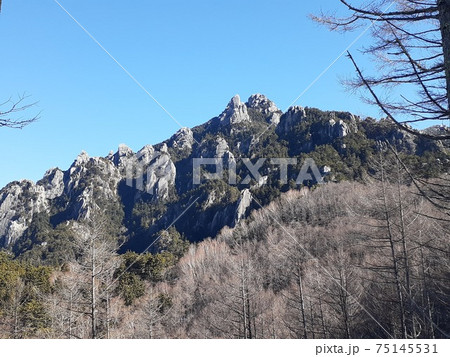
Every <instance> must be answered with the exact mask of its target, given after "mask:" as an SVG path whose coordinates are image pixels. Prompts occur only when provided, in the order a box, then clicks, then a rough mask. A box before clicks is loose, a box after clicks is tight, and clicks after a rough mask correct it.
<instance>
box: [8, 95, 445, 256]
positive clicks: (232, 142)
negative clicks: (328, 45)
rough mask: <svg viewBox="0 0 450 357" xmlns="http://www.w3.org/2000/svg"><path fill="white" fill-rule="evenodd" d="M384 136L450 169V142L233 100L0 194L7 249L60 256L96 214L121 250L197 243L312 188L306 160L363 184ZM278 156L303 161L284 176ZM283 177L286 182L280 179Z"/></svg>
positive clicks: (413, 159) (420, 163)
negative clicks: (146, 139) (193, 121)
mask: <svg viewBox="0 0 450 357" xmlns="http://www.w3.org/2000/svg"><path fill="white" fill-rule="evenodd" d="M386 138H387V140H388V141H389V142H390V143H391V144H392V145H393V146H394V147H395V148H396V149H397V150H398V151H399V152H400V153H401V154H402V155H403V156H404V157H405V158H406V159H407V161H408V163H410V164H411V165H412V167H413V169H414V170H416V172H419V173H420V174H423V175H434V174H438V173H439V172H442V171H444V170H447V168H448V159H447V146H446V144H445V143H439V142H438V143H433V142H430V141H427V140H423V139H418V138H416V137H413V136H411V135H410V134H407V133H404V132H402V131H400V130H398V128H397V127H396V126H395V125H394V124H393V123H392V122H390V121H389V120H380V121H376V120H374V119H371V118H365V119H361V118H359V117H357V116H355V115H353V114H351V113H348V112H335V111H328V112H324V111H321V110H319V109H314V108H303V107H299V106H295V107H291V108H289V110H288V111H287V112H285V113H283V112H282V111H281V110H280V109H278V108H277V106H276V105H275V104H274V102H272V101H271V100H269V99H268V98H266V97H265V96H264V95H261V94H255V95H252V96H251V97H250V98H249V99H248V100H247V102H245V103H244V102H242V101H241V99H240V97H239V96H238V95H236V96H234V97H233V98H232V99H231V100H230V102H229V103H228V105H227V106H226V108H225V110H224V111H223V112H222V113H221V114H220V115H219V116H217V117H215V118H212V119H211V120H209V121H208V122H206V123H205V124H203V125H200V126H197V127H195V128H192V129H189V128H182V129H180V130H179V131H178V132H177V133H175V134H174V135H173V136H172V137H171V138H169V139H168V140H166V141H164V142H162V143H159V144H156V145H153V146H152V145H147V146H145V147H143V148H142V149H141V150H139V151H138V152H136V153H135V152H133V150H131V149H130V148H129V147H127V146H126V145H120V146H119V148H118V150H117V152H115V153H113V152H111V153H110V154H109V155H107V156H106V157H90V156H89V155H88V154H87V153H86V152H84V151H83V152H81V153H80V155H78V157H77V158H76V159H75V161H74V162H73V164H72V165H71V167H70V168H69V169H67V170H66V171H63V170H61V169H59V168H53V169H50V170H48V171H47V172H46V174H45V175H44V177H43V178H42V179H41V180H40V181H38V182H36V183H34V182H31V181H28V180H23V181H20V182H11V183H10V184H8V185H7V186H6V187H4V188H3V189H2V190H1V191H0V247H2V248H6V249H9V250H12V251H14V252H15V253H16V254H23V253H25V252H27V251H33V252H35V253H34V254H37V255H38V256H40V257H48V256H51V255H52V254H56V253H55V252H58V251H60V250H61V249H62V248H61V246H64V245H63V244H62V243H61V242H62V240H64V239H66V240H70V232H69V230H68V229H66V228H67V227H70V224H71V222H73V221H78V220H81V219H83V218H87V217H89V215H90V213H91V211H92V209H93V208H94V207H98V208H100V209H101V210H102V212H104V213H105V215H106V216H107V217H108V219H109V220H110V225H109V227H110V230H111V232H110V233H111V234H112V235H114V236H117V237H118V239H119V237H121V238H120V239H123V240H125V242H126V243H125V245H124V246H123V248H122V249H123V250H128V249H131V250H136V251H142V250H144V249H146V248H147V247H148V246H149V245H150V244H151V243H152V242H153V241H154V240H155V238H156V237H157V236H158V232H160V231H161V230H163V229H165V228H167V227H169V226H174V227H175V228H176V230H177V231H178V232H180V233H182V234H183V236H184V237H185V238H186V239H188V240H189V241H199V240H202V239H204V238H205V237H208V236H215V235H216V234H217V233H218V232H219V231H220V230H221V229H222V228H223V227H225V226H234V225H235V224H236V223H237V222H239V221H240V220H242V219H243V218H245V217H246V216H247V215H248V214H249V212H250V211H251V210H253V209H256V208H257V205H255V202H254V200H253V199H252V198H255V201H256V200H257V201H258V202H261V204H267V203H269V202H270V201H272V200H273V199H274V198H276V197H277V196H279V195H280V193H281V192H285V191H287V190H288V189H292V188H299V189H300V188H301V187H302V186H303V185H315V184H316V183H317V177H315V176H314V175H312V176H311V175H310V177H311V178H312V179H310V180H307V181H305V182H301V183H299V182H296V178H297V177H298V173H299V172H301V170H302V164H303V163H304V162H305V160H306V159H307V158H310V159H313V160H314V162H315V164H316V165H317V167H318V169H319V171H320V174H321V176H323V177H324V180H325V181H341V180H361V179H363V178H364V177H365V176H366V175H367V174H368V172H370V165H371V158H372V157H373V156H374V154H376V153H377V152H378V151H380V150H383V140H385V139H386ZM208 158H209V159H214V160H217V161H213V162H218V161H219V159H220V162H222V163H223V168H224V170H223V171H224V172H223V176H222V177H221V178H223V179H222V180H205V178H206V177H207V175H208V174H209V175H213V174H214V173H215V172H216V170H217V166H215V165H207V164H205V165H202V166H201V167H200V168H199V169H200V171H199V173H200V176H201V177H200V178H201V181H200V183H199V184H195V183H194V177H193V176H194V166H195V159H208ZM264 158H266V160H264ZM271 158H290V159H295V160H296V161H297V162H296V163H293V162H292V164H290V165H289V167H288V168H283V166H282V165H274V164H273V161H271V160H270V159H271ZM258 159H262V161H263V162H262V163H261V165H259V166H258V170H257V173H258V175H254V173H255V172H253V171H251V170H249V167H253V168H255V167H256V166H255V165H256V164H255V163H256V162H258ZM249 160H250V161H249ZM252 165H253V166H252ZM233 168H235V174H234V173H233V172H232V171H233V170H231V169H233ZM283 170H285V171H286V172H285V175H286V177H287V180H286V181H283V180H282V179H280V177H282V174H283V172H284V171H283ZM281 171H283V172H281ZM154 249H157V248H156V247H155V248H154Z"/></svg>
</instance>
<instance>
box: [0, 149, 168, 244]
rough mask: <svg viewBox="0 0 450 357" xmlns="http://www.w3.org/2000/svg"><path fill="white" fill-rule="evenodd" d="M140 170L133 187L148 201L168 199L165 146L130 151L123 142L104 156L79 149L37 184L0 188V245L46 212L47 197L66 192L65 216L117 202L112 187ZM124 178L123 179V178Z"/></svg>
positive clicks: (84, 214)
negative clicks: (68, 164) (72, 158)
mask: <svg viewBox="0 0 450 357" xmlns="http://www.w3.org/2000/svg"><path fill="white" fill-rule="evenodd" d="M136 174H140V177H141V180H142V184H141V187H139V189H141V190H142V191H144V192H148V193H151V194H152V195H153V200H155V201H163V200H166V199H168V197H169V191H170V187H171V186H173V185H174V184H175V176H176V168H175V165H174V163H173V162H172V160H171V159H170V155H169V154H168V153H167V146H166V147H162V148H161V150H160V151H156V150H155V149H154V148H153V147H152V146H151V145H147V146H145V147H143V148H142V149H141V150H140V151H139V152H138V153H137V154H136V155H135V154H134V153H133V151H132V150H131V149H130V148H129V147H127V146H126V145H120V146H119V149H118V151H117V152H116V153H115V154H113V155H111V154H110V155H108V156H107V157H106V158H99V157H92V158H91V157H89V155H88V154H87V153H86V152H84V151H82V152H81V153H80V155H78V157H77V158H76V159H75V161H74V162H73V164H72V165H71V167H70V168H69V169H68V170H67V171H65V172H63V171H61V170H59V169H58V168H55V169H51V170H49V171H47V172H46V173H45V175H44V177H43V178H42V179H41V180H40V181H39V182H38V183H37V184H35V183H33V182H31V181H27V180H23V181H21V182H14V183H11V184H9V185H8V186H6V187H5V188H4V189H2V190H1V191H0V246H4V247H7V246H10V245H12V244H14V243H15V241H16V240H17V239H19V238H20V237H21V236H22V235H23V233H24V232H25V230H26V229H27V228H28V226H29V224H30V223H31V221H32V219H33V216H34V215H35V214H36V213H41V212H46V213H50V210H51V207H52V205H53V200H54V199H57V198H59V197H61V196H62V195H65V197H67V198H66V199H67V202H66V207H65V212H66V213H65V216H66V217H67V218H68V219H75V220H78V219H81V218H84V217H88V216H89V214H90V210H91V209H92V207H93V205H94V204H95V203H96V202H116V203H117V204H119V205H120V197H119V195H118V192H117V189H118V185H119V183H120V182H122V181H127V178H131V179H134V180H131V182H130V184H135V181H136V179H139V177H137V178H136V177H129V176H130V175H131V176H133V175H136ZM127 183H129V182H128V181H127Z"/></svg>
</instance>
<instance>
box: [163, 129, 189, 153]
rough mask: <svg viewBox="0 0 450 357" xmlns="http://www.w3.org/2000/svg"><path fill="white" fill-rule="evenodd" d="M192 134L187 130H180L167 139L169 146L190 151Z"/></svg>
mask: <svg viewBox="0 0 450 357" xmlns="http://www.w3.org/2000/svg"><path fill="white" fill-rule="evenodd" d="M193 144H194V133H193V132H192V130H191V129H189V128H181V129H180V130H178V131H177V132H176V133H175V135H173V136H172V137H171V138H170V139H169V146H170V147H173V148H176V149H192V145H193Z"/></svg>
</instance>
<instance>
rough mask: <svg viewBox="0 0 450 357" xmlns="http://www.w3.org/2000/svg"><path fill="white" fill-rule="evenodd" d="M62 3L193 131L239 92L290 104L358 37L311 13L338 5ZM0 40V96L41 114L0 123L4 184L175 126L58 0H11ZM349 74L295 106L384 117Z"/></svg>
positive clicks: (150, 139)
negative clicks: (358, 92)
mask: <svg viewBox="0 0 450 357" xmlns="http://www.w3.org/2000/svg"><path fill="white" fill-rule="evenodd" d="M59 1H60V3H61V4H62V5H63V6H64V7H65V8H66V9H67V10H68V11H69V12H70V13H71V14H72V15H73V16H74V17H75V18H76V19H77V20H78V21H79V22H80V23H81V24H82V25H83V26H85V28H86V29H87V30H88V31H89V32H90V33H91V34H92V35H93V36H94V37H95V38H96V39H97V40H98V41H99V42H100V43H101V44H102V45H103V46H104V47H105V48H106V49H107V50H108V51H109V52H110V53H111V54H112V55H113V56H114V57H115V58H116V59H117V60H118V61H119V62H120V63H121V64H122V65H123V66H124V67H125V68H126V69H127V70H128V71H129V72H130V73H131V74H132V75H134V76H135V78H136V79H137V80H138V81H140V82H141V83H142V85H143V86H144V87H145V88H146V89H147V90H148V91H149V92H150V93H151V94H152V95H153V96H154V97H155V98H157V100H158V101H159V102H160V103H161V104H162V105H163V106H164V107H165V108H166V109H167V110H168V111H169V112H170V113H171V114H172V115H173V116H174V117H175V118H176V119H177V120H178V121H179V122H180V123H181V124H182V125H183V126H188V127H192V126H195V125H198V124H201V123H203V122H205V121H207V120H209V119H210V118H212V117H214V116H216V115H218V114H220V112H221V111H222V110H223V109H224V108H225V106H226V104H227V102H228V101H229V99H230V98H231V97H232V96H233V95H235V94H240V95H241V99H242V100H246V99H247V98H248V97H249V96H250V95H251V94H253V93H263V94H265V95H267V96H268V97H269V98H270V99H272V100H273V101H275V103H276V104H277V105H278V107H279V108H280V109H282V110H286V109H287V107H288V106H289V105H290V104H291V103H292V101H293V100H294V99H295V98H296V97H297V96H298V95H299V94H300V93H301V92H302V91H303V90H304V89H305V88H306V87H307V86H308V85H309V84H310V83H311V82H312V81H313V80H314V78H315V77H316V76H317V75H318V74H319V73H321V72H322V71H323V69H324V68H326V67H327V66H328V65H329V64H330V63H331V62H332V61H333V60H334V59H335V58H336V56H337V55H339V53H341V52H342V51H343V50H344V49H345V47H346V46H347V45H348V44H349V43H350V42H351V41H352V40H353V39H354V38H355V37H356V36H357V35H358V32H355V33H349V34H338V33H331V32H329V31H328V30H327V29H326V28H324V27H320V26H318V25H317V24H315V23H313V22H312V21H311V20H310V19H309V18H308V14H310V13H318V12H319V11H320V9H321V8H322V9H325V10H326V9H337V8H338V7H339V6H338V3H337V2H336V1H335V0H320V1H318V2H306V1H298V0H280V1H277V2H275V1H272V0H270V1H269V0H246V1H242V0H240V1H236V0H227V1H225V0H223V1H222V0H220V1H219V0H214V1H213V0H192V1H185V0H184V1H181V0H165V1H142V0H129V1H126V2H125V1H116V0H95V1H93V0H91V1H88V0H85V1H80V0H59ZM0 36H1V43H2V45H1V55H0V101H1V99H7V98H8V97H9V96H11V95H13V96H16V95H17V94H20V93H24V92H26V93H28V94H30V95H32V99H31V100H36V101H39V106H38V107H36V109H35V111H42V114H41V119H40V121H38V122H36V123H34V124H32V125H30V126H28V127H26V128H24V129H23V130H11V129H5V128H3V129H0V142H1V143H2V155H1V158H0V187H3V186H4V185H5V184H7V183H8V182H10V181H12V180H19V179H23V178H27V179H31V180H35V181H36V180H38V179H39V178H41V177H42V175H43V174H44V172H45V171H46V170H47V169H48V168H51V167H56V166H58V167H60V168H61V169H64V170H65V169H67V168H68V167H69V166H70V165H71V163H72V162H73V160H74V159H75V157H76V156H77V155H78V154H79V153H80V152H81V150H85V151H87V152H88V153H89V154H90V155H91V156H105V155H107V154H108V152H109V151H110V150H113V151H116V150H117V147H118V145H119V144H120V143H126V144H127V145H128V146H130V147H131V148H132V149H133V150H138V149H140V148H141V147H142V146H144V145H145V144H155V143H158V142H160V141H162V140H164V139H166V138H168V137H170V136H171V135H172V134H173V133H174V132H175V131H176V130H178V129H179V126H178V125H177V124H176V123H175V122H174V121H172V119H171V118H170V117H169V116H168V115H167V114H166V113H165V112H164V111H163V110H162V109H161V108H160V107H159V106H157V105H156V104H155V102H154V101H152V100H151V98H149V97H148V96H147V94H146V93H145V92H144V91H143V90H142V89H141V88H139V87H138V86H137V85H136V83H134V82H133V81H132V80H131V79H130V78H129V77H128V76H127V75H126V74H125V73H124V71H123V70H122V69H121V68H120V67H119V66H118V65H117V64H116V63H115V62H114V61H113V60H111V58H109V57H108V56H107V55H106V54H105V53H104V52H103V51H102V50H101V49H100V48H99V47H98V46H97V44H95V43H94V42H93V41H92V40H91V39H90V38H89V37H88V36H87V35H86V33H84V32H83V31H82V30H81V29H80V28H79V27H78V26H77V25H76V23H75V22H74V21H73V20H72V19H71V18H70V17H69V16H68V15H67V14H66V13H64V12H63V10H62V9H61V8H60V7H59V6H58V5H57V4H56V3H55V2H54V1H53V0H41V1H36V0H4V1H3V6H2V13H1V14H0ZM368 39H370V37H369V36H365V37H363V38H362V39H361V41H359V42H358V43H357V44H356V45H355V46H354V47H353V49H352V52H353V53H355V54H357V49H358V48H360V47H361V46H362V45H363V44H364V41H366V40H368ZM359 60H360V63H361V64H362V65H367V64H368V63H367V61H366V59H364V58H360V59H359ZM353 73H354V71H353V68H352V66H351V63H349V60H348V59H347V58H345V57H342V58H341V59H340V60H339V61H338V62H337V63H336V64H335V65H334V66H333V67H332V68H331V69H330V70H329V71H328V72H327V73H326V74H325V75H324V76H323V77H322V78H321V79H320V80H319V81H318V82H317V83H316V84H315V85H314V86H313V87H312V88H311V89H310V90H309V91H308V92H307V93H306V94H305V95H304V96H303V97H302V98H301V99H300V100H299V101H298V102H297V103H296V104H298V105H302V106H310V107H318V108H321V109H324V110H331V109H336V110H346V111H351V112H353V113H355V114H358V115H362V116H365V115H370V116H374V117H378V116H379V112H378V110H377V109H376V108H374V107H370V106H367V105H365V104H364V103H362V102H361V101H360V99H359V98H358V96H354V95H352V94H350V93H348V92H346V91H345V89H344V88H343V87H342V86H341V84H340V82H339V79H342V78H346V77H349V76H352V75H353ZM29 113H30V114H32V113H33V112H32V111H31V112H29Z"/></svg>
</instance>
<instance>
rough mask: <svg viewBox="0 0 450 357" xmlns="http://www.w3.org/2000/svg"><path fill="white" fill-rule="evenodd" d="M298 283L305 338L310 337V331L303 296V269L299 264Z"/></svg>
mask: <svg viewBox="0 0 450 357" xmlns="http://www.w3.org/2000/svg"><path fill="white" fill-rule="evenodd" d="M297 285H298V291H299V294H300V301H299V304H300V311H301V313H302V324H303V338H305V339H306V338H308V332H307V328H306V313H305V299H304V296H303V282H302V269H301V268H300V267H299V266H297Z"/></svg>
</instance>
